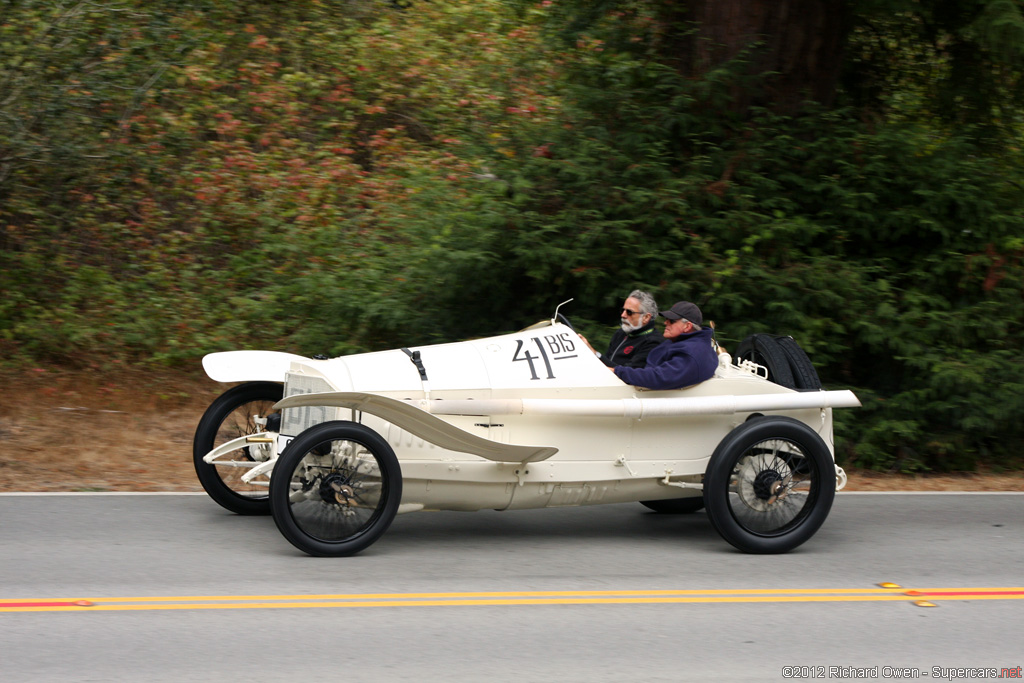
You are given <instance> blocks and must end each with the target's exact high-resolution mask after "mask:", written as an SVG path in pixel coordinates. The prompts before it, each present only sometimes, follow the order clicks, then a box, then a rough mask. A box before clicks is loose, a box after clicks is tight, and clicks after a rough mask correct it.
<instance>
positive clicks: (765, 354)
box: [736, 334, 821, 391]
mask: <svg viewBox="0 0 1024 683" xmlns="http://www.w3.org/2000/svg"><path fill="white" fill-rule="evenodd" d="M743 360H749V361H751V362H754V363H757V364H758V365H762V366H764V367H765V368H767V370H768V380H769V381H771V382H775V383H776V384H780V385H782V386H784V387H787V388H789V389H796V390H797V391H818V390H819V389H821V380H820V379H818V373H817V371H816V370H815V369H814V365H813V364H812V363H811V359H810V358H808V357H807V354H806V353H805V352H804V350H803V349H801V348H800V345H799V344H797V342H796V340H795V339H793V338H792V337H784V336H778V335H771V334H752V335H750V336H749V337H747V338H746V339H744V340H743V341H741V342H740V344H739V346H738V347H736V361H737V362H739V361H743Z"/></svg>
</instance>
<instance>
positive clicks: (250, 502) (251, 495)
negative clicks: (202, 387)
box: [192, 382, 284, 515]
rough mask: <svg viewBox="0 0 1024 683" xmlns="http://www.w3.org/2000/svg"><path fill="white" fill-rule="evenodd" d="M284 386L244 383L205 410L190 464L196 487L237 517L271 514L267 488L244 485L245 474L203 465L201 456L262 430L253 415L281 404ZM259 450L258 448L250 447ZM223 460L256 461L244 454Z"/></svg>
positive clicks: (242, 451) (230, 456)
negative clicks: (231, 441) (198, 486)
mask: <svg viewBox="0 0 1024 683" xmlns="http://www.w3.org/2000/svg"><path fill="white" fill-rule="evenodd" d="M283 395H284V386H282V385H280V384H276V383H274V382H246V383H245V384H240V385H238V386H237V387H233V388H231V389H228V390H227V391H225V392H224V393H223V394H221V395H220V396H219V397H217V399H216V400H215V401H214V402H213V403H211V404H210V407H209V408H207V409H206V412H205V413H204V414H203V417H202V419H200V420H199V426H197V427H196V434H195V437H194V439H193V440H192V462H193V464H194V465H195V468H196V475H197V476H198V477H199V483H201V484H202V485H203V488H204V489H205V490H206V492H207V493H208V494H209V495H210V498H213V499H214V500H215V501H216V502H217V503H218V504H219V505H220V506H222V507H224V508H226V509H228V510H230V511H231V512H234V513H237V514H240V515H267V514H270V494H269V492H268V490H267V487H266V486H254V485H251V484H246V483H244V482H243V481H242V479H241V477H242V475H243V474H244V473H245V472H246V470H245V469H243V468H238V467H225V466H221V467H217V466H216V465H212V464H208V463H205V462H203V456H204V455H206V454H207V453H209V452H210V451H211V450H213V449H214V448H216V447H217V446H219V445H221V444H223V443H226V442H228V441H230V440H231V439H235V438H238V437H239V436H244V435H246V434H256V433H258V432H260V431H263V429H264V428H263V427H261V426H260V425H258V424H256V423H255V422H254V421H253V419H252V418H253V416H254V415H259V416H263V417H265V416H266V415H268V414H270V411H271V407H272V406H273V405H274V404H275V403H277V402H278V401H280V400H281V397H282V396H283ZM250 448H260V446H250ZM223 459H224V460H235V461H243V460H256V459H258V458H254V457H253V456H252V454H250V453H248V452H246V451H245V450H238V451H235V452H234V453H231V454H229V455H227V456H224V458H223Z"/></svg>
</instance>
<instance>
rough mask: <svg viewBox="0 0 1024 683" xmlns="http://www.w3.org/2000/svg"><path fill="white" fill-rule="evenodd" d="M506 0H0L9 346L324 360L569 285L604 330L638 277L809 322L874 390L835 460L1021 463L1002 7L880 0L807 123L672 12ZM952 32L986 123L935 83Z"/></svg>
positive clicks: (824, 351) (757, 323)
mask: <svg viewBox="0 0 1024 683" xmlns="http://www.w3.org/2000/svg"><path fill="white" fill-rule="evenodd" d="M513 4H514V6H510V5H506V4H505V3H503V2H501V1H500V0H481V1H477V2H469V1H468V0H453V1H451V2H423V3H414V4H412V5H411V6H408V7H406V8H405V9H398V8H397V7H396V5H395V4H394V3H391V2H387V1H385V0H380V1H377V0H362V1H361V2H348V1H345V2H343V1H341V0H338V1H336V2H334V1H328V0H321V1H319V2H308V3H271V4H265V3H241V4H239V3H235V4H232V3H221V2H212V1H210V2H206V1H192V2H188V3H180V2H169V1H166V2H150V1H147V2H142V0H119V1H116V2H115V1H109V2H93V3H80V4H73V5H66V4H62V3H56V2H30V3H13V4H12V3H7V6H6V7H5V10H6V12H5V14H4V16H3V17H2V18H0V37H2V38H3V40H0V84H2V86H0V118H2V120H3V121H4V122H5V124H9V125H0V290H2V291H3V293H4V296H3V297H0V348H2V349H3V350H4V353H5V356H8V357H20V358H23V359H25V360H26V362H27V361H28V360H30V359H48V360H54V361H57V362H68V363H73V362H76V360H78V359H80V358H83V357H95V356H99V355H103V356H107V357H110V358H112V359H117V360H126V361H135V362H160V363H168V364H175V363H193V362H195V360H196V359H197V358H198V357H199V356H201V355H202V354H203V353H206V352H210V351H217V350H226V349H234V348H276V349H282V350H292V351H296V352H300V353H306V354H314V353H327V354H331V355H334V354H343V353H351V352H359V351H367V350H375V349H380V348H390V347H394V346H397V345H415V344H425V343H430V342H435V341H445V340H451V339H458V338H465V337H470V336H477V335H483V334H490V333H496V332H502V331H508V330H511V329H516V328H518V327H522V326H524V325H526V324H529V323H532V322H534V321H536V320H537V319H539V318H541V317H546V316H549V315H550V314H551V313H552V312H553V310H554V307H555V306H556V305H557V304H558V303H560V302H562V301H564V300H566V299H569V298H571V297H574V298H575V301H574V302H573V303H572V304H571V305H570V306H569V307H567V308H566V309H564V312H565V313H567V314H568V315H569V316H570V318H571V319H572V320H573V322H574V323H575V324H576V325H577V327H578V329H580V330H581V331H583V332H584V333H585V334H586V335H587V336H588V337H590V338H591V339H592V340H594V341H595V342H596V343H598V344H600V343H601V340H603V339H604V338H606V336H607V335H608V334H610V332H611V330H612V327H611V325H612V323H613V321H614V320H615V319H616V313H615V311H616V309H617V307H618V306H619V305H620V304H621V301H622V298H623V297H624V296H625V295H626V294H627V293H628V292H629V291H630V290H631V289H633V288H635V287H642V288H646V289H649V290H651V291H652V292H654V293H655V294H656V295H657V297H658V300H659V301H660V302H662V303H663V304H665V305H668V304H670V303H672V302H673V301H675V300H678V299H690V300H693V301H696V302H698V303H699V304H700V305H701V306H702V307H703V308H704V310H705V314H706V317H707V318H710V319H713V320H715V321H716V322H717V323H718V337H719V340H720V341H721V342H722V343H723V344H725V345H726V347H728V348H734V347H735V345H736V344H737V343H738V342H739V341H740V340H741V339H743V338H744V337H745V336H746V335H748V334H750V333H753V332H772V333H779V334H791V335H793V336H794V337H795V338H796V339H797V340H798V341H799V342H800V343H801V345H802V346H803V347H804V348H805V349H807V350H808V352H809V353H810V355H811V358H812V360H813V361H814V362H815V364H816V366H817V367H818V370H819V373H820V374H821V376H822V377H823V379H824V380H825V382H826V384H827V385H828V386H830V387H852V388H854V389H855V390H856V392H857V394H858V395H859V396H860V397H861V399H862V401H863V402H864V408H862V409H860V410H855V411H837V420H839V424H838V427H837V432H838V434H839V435H840V438H839V443H840V446H839V448H840V456H841V458H842V459H843V461H844V462H847V463H851V462H852V463H855V464H858V465H861V466H869V467H876V468H894V469H900V470H905V471H914V470H920V469H929V468H931V469H964V468H969V467H971V466H972V465H973V464H974V463H976V462H978V461H985V462H988V463H992V464H997V465H999V464H1001V465H1004V466H1006V465H1011V464H1017V463H1019V456H1018V455H1017V453H1019V450H1020V449H1019V445H1020V443H1021V437H1022V434H1021V427H1020V425H1021V424H1024V421H1022V419H1021V418H1022V412H1024V392H1022V391H1021V385H1022V383H1024V376H1022V375H1024V370H1021V369H1020V366H1019V363H1017V361H1016V359H1017V358H1019V357H1020V355H1021V352H1022V348H1021V344H1022V342H1021V339H1022V334H1021V333H1022V330H1021V326H1022V321H1024V310H1022V306H1024V300H1022V285H1024V271H1022V256H1024V238H1022V237H1021V235H1024V225H1022V221H1024V214H1022V211H1021V199H1020V197H1021V196H1022V194H1021V187H1024V173H1022V171H1021V169H1022V168H1024V164H1022V163H1021V162H1022V161H1024V160H1022V159H1021V144H1020V143H1021V140H1020V129H1019V125H1020V123H1019V121H1017V120H1016V119H1014V118H1013V117H1014V116H1015V114H1012V112H1010V110H1007V109H1005V107H1004V105H1005V103H1007V102H1012V101H1013V97H1015V92H1016V91H1015V90H1014V88H1016V87H1017V86H1018V85H1019V81H1018V80H1017V74H1018V72H1017V71H1015V69H1016V67H1015V66H1014V64H1016V62H1015V61H1014V60H1016V59H1018V57H1019V55H1017V53H1016V52H1015V50H1016V49H1017V47H1016V46H1017V45H1018V44H1017V43H1015V42H1014V38H1013V36H1015V35H1016V34H1015V31H1016V30H1017V23H1016V22H1017V19H1018V18H1019V16H1018V15H1017V14H1014V12H1015V11H1017V10H1019V3H1006V2H999V1H998V0H995V1H993V2H984V3H982V2H978V3H967V5H965V9H963V11H962V12H959V13H953V14H952V15H946V14H942V12H945V11H946V10H949V9H950V7H952V5H949V4H947V3H945V2H940V1H939V0H935V1H934V2H926V3H924V2H923V3H906V4H905V6H904V4H900V7H901V8H902V9H901V11H902V12H903V13H902V14H900V13H896V14H893V13H892V12H890V13H889V14H888V15H885V13H884V12H882V11H881V6H882V5H887V3H872V2H867V1H866V0H865V2H863V3H859V7H860V10H861V11H860V14H859V15H858V16H859V17H860V18H861V19H865V20H866V19H869V18H870V19H871V25H870V26H868V23H867V22H866V21H865V23H864V24H863V26H861V27H860V28H858V29H857V33H856V35H855V36H854V41H853V45H854V47H855V48H856V49H855V50H854V54H855V55H856V57H855V59H856V60H858V61H857V62H856V63H857V64H859V65H860V67H861V68H862V74H861V75H862V76H863V78H862V79H861V80H860V81H859V82H857V83H854V82H852V81H851V83H850V87H849V89H848V90H847V93H846V95H847V97H846V100H847V101H848V102H850V103H853V104H856V105H858V108H852V107H851V108H847V109H835V110H824V109H819V108H816V107H814V106H811V105H808V106H807V107H806V108H805V109H804V111H803V112H802V113H801V114H800V115H798V116H791V117H782V116H777V115H774V114H772V113H771V112H770V111H768V110H762V109H751V108H748V110H746V111H744V112H743V113H742V115H741V114H738V113H737V110H736V108H735V107H734V106H733V104H734V103H733V101H732V99H731V98H732V97H734V95H735V93H736V92H737V90H743V89H745V88H750V87H755V86H756V83H753V82H751V77H750V76H749V74H747V69H746V66H745V64H744V63H743V61H742V59H737V60H734V61H733V62H730V63H727V64H723V65H719V66H717V67H716V68H714V69H712V70H710V71H709V72H707V73H706V74H704V75H703V76H702V77H701V78H692V77H686V76H683V75H682V74H681V72H680V70H678V69H676V68H674V67H673V66H672V62H671V60H666V59H665V58H664V54H665V48H666V41H667V40H668V38H669V37H670V36H671V35H673V34H672V30H674V29H673V28H672V27H669V26H666V25H665V24H663V23H659V16H660V15H659V12H658V6H657V4H656V3H654V4H652V3H648V2H643V1H641V0H635V1H630V2H608V3H590V4H587V5H586V7H584V6H583V5H580V6H579V7H576V6H575V5H573V4H572V3H558V2H556V3H543V2H541V3H528V4H523V3H513ZM876 5H877V6H876ZM574 7H575V9H581V8H582V9H583V10H586V11H581V12H574V11H573V9H574ZM954 9H955V8H954ZM883 15H884V16H889V17H890V18H891V21H890V20H886V19H880V18H879V17H882V16H883ZM926 15H927V16H926ZM940 15H941V17H942V21H939V17H940ZM921 17H926V18H929V20H930V21H932V23H930V24H928V26H929V27H931V28H929V30H930V31H933V32H932V33H927V32H926V31H925V26H924V24H923V23H920V22H922V21H923V19H921ZM559 22H561V24H559ZM559 25H561V26H562V28H565V27H568V29H567V31H566V30H563V31H560V32H558V36H557V39H554V38H553V36H554V34H553V33H552V32H551V28H552V27H557V26H559ZM936 26H942V27H945V28H944V29H943V30H942V31H938V30H937V29H935V27H936ZM954 29H956V30H954ZM567 36H571V37H572V39H571V40H569V41H566V40H565V38H566V37H567ZM952 45H961V46H962V45H970V46H974V47H975V48H977V50H980V52H977V54H980V55H982V56H983V57H984V59H983V60H982V61H983V62H984V63H985V64H988V65H989V66H991V67H992V69H993V70H992V73H991V74H990V75H991V79H989V80H986V81H985V82H984V83H981V84H980V85H979V87H981V85H984V87H985V88H986V92H988V93H989V94H991V96H992V97H991V98H989V99H987V100H986V102H987V103H988V104H986V105H985V106H986V107H988V109H986V111H987V112H988V113H990V114H992V116H979V117H975V116H973V115H968V114H970V112H966V113H965V111H963V109H962V108H961V107H958V106H953V107H952V109H950V110H948V112H947V110H946V109H943V108H942V107H940V106H938V105H937V104H936V103H937V102H939V101H940V99H941V98H940V97H939V94H940V93H948V92H952V90H951V87H952V86H951V84H952V83H953V80H951V79H953V76H954V71H955V69H956V68H959V67H955V66H954V64H955V63H956V62H957V60H958V59H961V57H962V55H960V53H956V54H954V53H953V52H951V51H950V50H949V49H947V48H948V47H949V46H952ZM972 49H974V48H972ZM997 53H999V54H1000V55H1002V56H1001V57H999V58H998V59H996V58H995V57H994V56H993V55H996V54H997ZM887 60H888V61H887ZM985 60H988V61H985ZM997 62H998V63H997ZM883 63H891V64H895V65H896V68H890V69H882V68H881V65H882V64H883ZM926 67H927V68H926ZM753 80H756V79H753ZM879 102H882V103H884V107H882V108H879V107H877V106H876V105H877V103H879ZM953 102H954V104H955V101H953ZM865 103H870V106H867V105H865ZM865 106H867V109H865ZM866 111H867V112H868V113H869V114H870V115H865V112H866ZM1008 112H1009V113H1008ZM947 113H948V114H949V115H948V116H947ZM975 113H977V112H975ZM865 121H867V122H868V123H865ZM972 122H973V123H972ZM993 122H995V124H993ZM954 124H955V125H954ZM968 124H971V125H968ZM974 124H976V126H974ZM993 140H997V141H998V142H999V144H992V141H993ZM979 141H983V142H979ZM1015 458H1016V460H1015Z"/></svg>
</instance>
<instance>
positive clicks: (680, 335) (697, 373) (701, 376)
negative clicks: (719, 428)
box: [613, 301, 718, 389]
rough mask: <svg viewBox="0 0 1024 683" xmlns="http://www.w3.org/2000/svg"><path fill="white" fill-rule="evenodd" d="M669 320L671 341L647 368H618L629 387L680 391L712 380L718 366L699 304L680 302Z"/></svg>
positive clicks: (669, 313)
mask: <svg viewBox="0 0 1024 683" xmlns="http://www.w3.org/2000/svg"><path fill="white" fill-rule="evenodd" d="M660 315H661V316H663V317H664V318H665V332H664V333H663V334H662V336H663V337H664V338H665V339H666V340H667V341H663V342H662V343H661V344H660V345H658V346H657V347H655V349H654V350H653V351H651V353H650V355H649V356H648V358H647V366H646V367H644V368H628V367H622V366H619V367H616V368H614V369H613V370H614V372H615V374H616V375H617V376H618V378H619V379H621V380H622V381H623V382H625V383H626V384H632V385H634V386H638V387H646V388H648V389H680V388H682V387H688V386H690V385H692V384H697V383H699V382H703V381H704V380H706V379H710V378H711V376H712V375H714V374H715V369H716V368H717V367H718V354H717V353H715V350H714V348H713V347H712V330H711V328H702V327H701V325H702V324H703V322H704V316H703V315H701V312H700V309H699V308H698V307H697V305H696V304H693V303H690V302H689V301H678V302H676V303H675V304H673V305H672V308H670V309H668V310H667V311H661V313H660Z"/></svg>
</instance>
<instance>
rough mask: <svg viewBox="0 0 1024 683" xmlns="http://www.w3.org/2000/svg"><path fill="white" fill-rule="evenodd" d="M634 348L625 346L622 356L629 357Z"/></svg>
mask: <svg viewBox="0 0 1024 683" xmlns="http://www.w3.org/2000/svg"><path fill="white" fill-rule="evenodd" d="M635 348H636V347H635V346H627V347H626V348H624V349H622V352H623V353H624V354H626V355H629V354H631V353H633V349H635Z"/></svg>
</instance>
